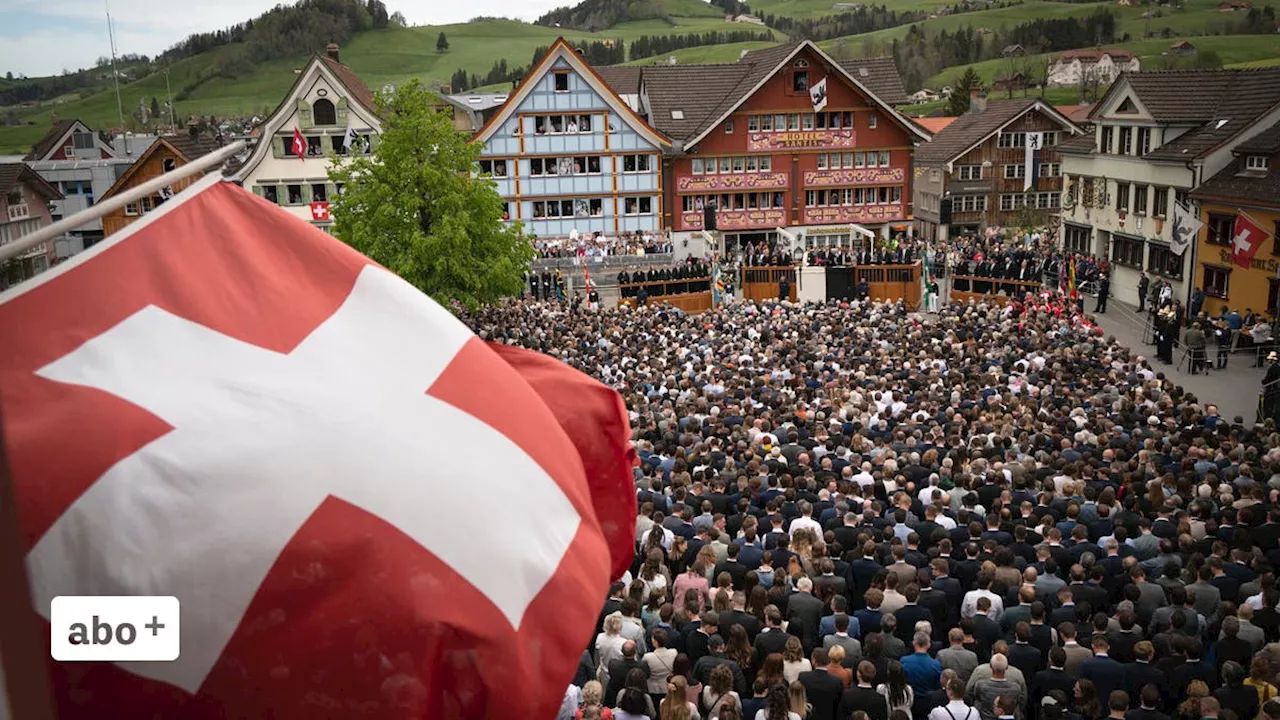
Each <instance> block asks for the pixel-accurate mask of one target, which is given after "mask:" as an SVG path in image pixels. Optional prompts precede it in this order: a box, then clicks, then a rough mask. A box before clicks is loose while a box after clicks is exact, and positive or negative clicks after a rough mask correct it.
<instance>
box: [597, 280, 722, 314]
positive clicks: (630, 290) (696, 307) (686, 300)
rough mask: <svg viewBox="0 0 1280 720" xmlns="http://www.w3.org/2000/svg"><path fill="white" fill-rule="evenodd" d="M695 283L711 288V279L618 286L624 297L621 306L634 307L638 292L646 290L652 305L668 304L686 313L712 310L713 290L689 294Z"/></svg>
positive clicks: (620, 302)
mask: <svg viewBox="0 0 1280 720" xmlns="http://www.w3.org/2000/svg"><path fill="white" fill-rule="evenodd" d="M695 283H705V287H707V288H710V287H711V278H709V277H701V278H685V279H683V280H667V281H659V282H642V283H624V284H620V285H618V289H619V292H620V293H621V294H622V297H621V298H620V300H619V304H620V305H632V304H634V303H635V302H636V292H637V291H638V290H639V289H640V288H642V287H643V288H644V290H645V293H646V294H648V296H649V300H648V302H649V303H650V304H667V305H671V306H672V307H677V308H680V309H681V310H684V311H685V312H690V313H696V312H703V311H704V310H710V309H711V290H710V289H707V290H697V291H694V292H688V290H687V289H688V287H689V286H690V285H693V284H695Z"/></svg>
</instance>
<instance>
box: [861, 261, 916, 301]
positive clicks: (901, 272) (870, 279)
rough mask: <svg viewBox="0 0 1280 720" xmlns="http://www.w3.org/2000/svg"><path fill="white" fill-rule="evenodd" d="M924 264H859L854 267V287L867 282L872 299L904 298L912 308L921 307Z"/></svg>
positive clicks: (892, 299) (893, 299) (896, 299)
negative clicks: (921, 281)
mask: <svg viewBox="0 0 1280 720" xmlns="http://www.w3.org/2000/svg"><path fill="white" fill-rule="evenodd" d="M922 267H923V266H922V265H921V264H920V263H918V262H917V263H914V264H911V265H858V266H856V267H854V269H853V287H854V289H855V290H856V289H857V287H858V285H860V284H861V283H862V282H864V281H865V282H866V283H867V286H868V287H869V289H870V296H871V299H872V300H878V301H888V302H897V301H898V300H902V301H904V302H905V303H906V306H907V308H908V309H910V310H916V309H918V308H919V307H920V290H921V288H920V277H921V272H922Z"/></svg>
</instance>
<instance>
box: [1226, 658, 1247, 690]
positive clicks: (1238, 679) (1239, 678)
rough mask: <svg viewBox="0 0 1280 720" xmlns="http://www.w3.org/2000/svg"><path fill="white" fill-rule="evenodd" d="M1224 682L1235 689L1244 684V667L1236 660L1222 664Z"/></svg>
mask: <svg viewBox="0 0 1280 720" xmlns="http://www.w3.org/2000/svg"><path fill="white" fill-rule="evenodd" d="M1222 682H1224V683H1226V684H1227V685H1228V686H1230V687H1235V686H1237V685H1241V684H1243V683H1244V666H1243V665H1241V664H1240V663H1238V662H1236V661H1235V660H1228V661H1226V662H1225V663H1223V664H1222Z"/></svg>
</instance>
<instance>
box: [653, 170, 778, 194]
mask: <svg viewBox="0 0 1280 720" xmlns="http://www.w3.org/2000/svg"><path fill="white" fill-rule="evenodd" d="M790 181H791V177H790V175H789V174H788V173H784V172H781V173H744V174H739V175H697V176H692V177H681V178H677V179H676V192H682V193H694V192H718V191H720V190H781V189H785V188H786V187H787V184H788V183H789V182H790Z"/></svg>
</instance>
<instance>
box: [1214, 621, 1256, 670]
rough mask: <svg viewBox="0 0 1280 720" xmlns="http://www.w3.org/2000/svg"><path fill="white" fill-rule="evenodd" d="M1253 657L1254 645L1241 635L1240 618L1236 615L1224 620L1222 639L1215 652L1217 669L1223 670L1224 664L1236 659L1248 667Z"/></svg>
mask: <svg viewBox="0 0 1280 720" xmlns="http://www.w3.org/2000/svg"><path fill="white" fill-rule="evenodd" d="M1252 659H1253V646H1252V645H1251V644H1250V643H1249V641H1248V640H1245V639H1244V638H1242V637H1240V618H1238V617H1235V616H1234V615H1231V616H1228V617H1226V618H1223V620H1222V639H1221V640H1219V641H1218V643H1217V651H1216V653H1215V663H1214V664H1215V668H1214V669H1215V670H1217V671H1218V672H1219V673H1221V672H1222V666H1223V665H1225V664H1226V663H1228V662H1231V661H1235V662H1237V663H1240V665H1241V667H1246V666H1248V664H1249V663H1250V661H1251V660H1252Z"/></svg>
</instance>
